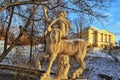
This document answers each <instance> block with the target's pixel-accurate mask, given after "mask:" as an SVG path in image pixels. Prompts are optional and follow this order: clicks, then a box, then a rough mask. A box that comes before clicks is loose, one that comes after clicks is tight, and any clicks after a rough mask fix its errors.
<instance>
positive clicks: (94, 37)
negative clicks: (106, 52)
mask: <svg viewBox="0 0 120 80" xmlns="http://www.w3.org/2000/svg"><path fill="white" fill-rule="evenodd" d="M82 39H84V40H85V41H87V42H88V46H89V47H99V48H110V47H111V48H112V47H115V46H116V36H115V35H114V34H113V33H111V32H109V31H107V30H98V29H97V28H95V27H93V26H90V27H87V28H84V29H83V31H82Z"/></svg>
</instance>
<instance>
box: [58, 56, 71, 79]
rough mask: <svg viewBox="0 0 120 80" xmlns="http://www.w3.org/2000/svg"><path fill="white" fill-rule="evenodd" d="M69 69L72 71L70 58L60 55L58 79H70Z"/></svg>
mask: <svg viewBox="0 0 120 80" xmlns="http://www.w3.org/2000/svg"><path fill="white" fill-rule="evenodd" d="M69 69H70V64H69V56H68V55H59V59H58V72H57V75H56V77H57V79H68V73H69Z"/></svg>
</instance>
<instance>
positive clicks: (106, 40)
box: [105, 34, 107, 42]
mask: <svg viewBox="0 0 120 80" xmlns="http://www.w3.org/2000/svg"><path fill="white" fill-rule="evenodd" d="M105 42H107V34H105Z"/></svg>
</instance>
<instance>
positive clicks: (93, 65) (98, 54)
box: [0, 42, 120, 80]
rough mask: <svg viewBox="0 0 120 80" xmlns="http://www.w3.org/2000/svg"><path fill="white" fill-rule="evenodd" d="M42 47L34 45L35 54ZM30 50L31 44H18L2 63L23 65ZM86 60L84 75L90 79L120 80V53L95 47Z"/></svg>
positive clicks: (1, 46)
mask: <svg viewBox="0 0 120 80" xmlns="http://www.w3.org/2000/svg"><path fill="white" fill-rule="evenodd" d="M41 48H42V46H41V45H37V46H34V47H33V54H34V55H37V54H39V53H40V52H41ZM2 50H3V43H2V42H0V53H1V52H2ZM29 51H30V46H17V47H15V48H14V49H13V50H12V51H11V52H10V53H9V54H8V55H7V57H6V59H4V60H3V62H2V63H1V64H9V65H20V66H21V65H22V66H23V64H27V62H28V60H29ZM111 54H112V55H111ZM115 58H116V59H117V60H118V61H116V60H115ZM85 61H86V69H85V71H84V73H83V77H85V78H87V79H88V80H120V53H115V52H113V53H109V51H101V50H99V49H94V50H90V51H88V53H87V56H86V59H85ZM24 66H25V65H24ZM25 67H26V66H25ZM107 78H109V79H107Z"/></svg>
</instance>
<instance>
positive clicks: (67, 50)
mask: <svg viewBox="0 0 120 80" xmlns="http://www.w3.org/2000/svg"><path fill="white" fill-rule="evenodd" d="M61 35H62V31H61V30H60V29H52V30H51V31H50V32H48V33H47V34H46V44H47V45H46V53H48V54H49V55H50V57H49V58H50V60H49V64H48V68H47V70H46V72H45V73H44V74H43V75H42V76H41V78H42V79H43V78H45V77H47V76H49V75H50V70H51V67H52V65H53V62H54V60H55V59H56V57H57V55H60V54H64V55H69V56H73V57H74V58H75V60H76V61H77V62H78V63H79V64H80V65H81V66H80V67H79V68H78V69H77V70H75V71H74V72H73V74H72V79H75V78H76V77H79V76H80V75H81V74H82V72H83V70H84V69H85V62H84V58H85V56H86V50H87V45H86V42H84V41H83V40H80V39H77V40H64V39H62V38H61Z"/></svg>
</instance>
